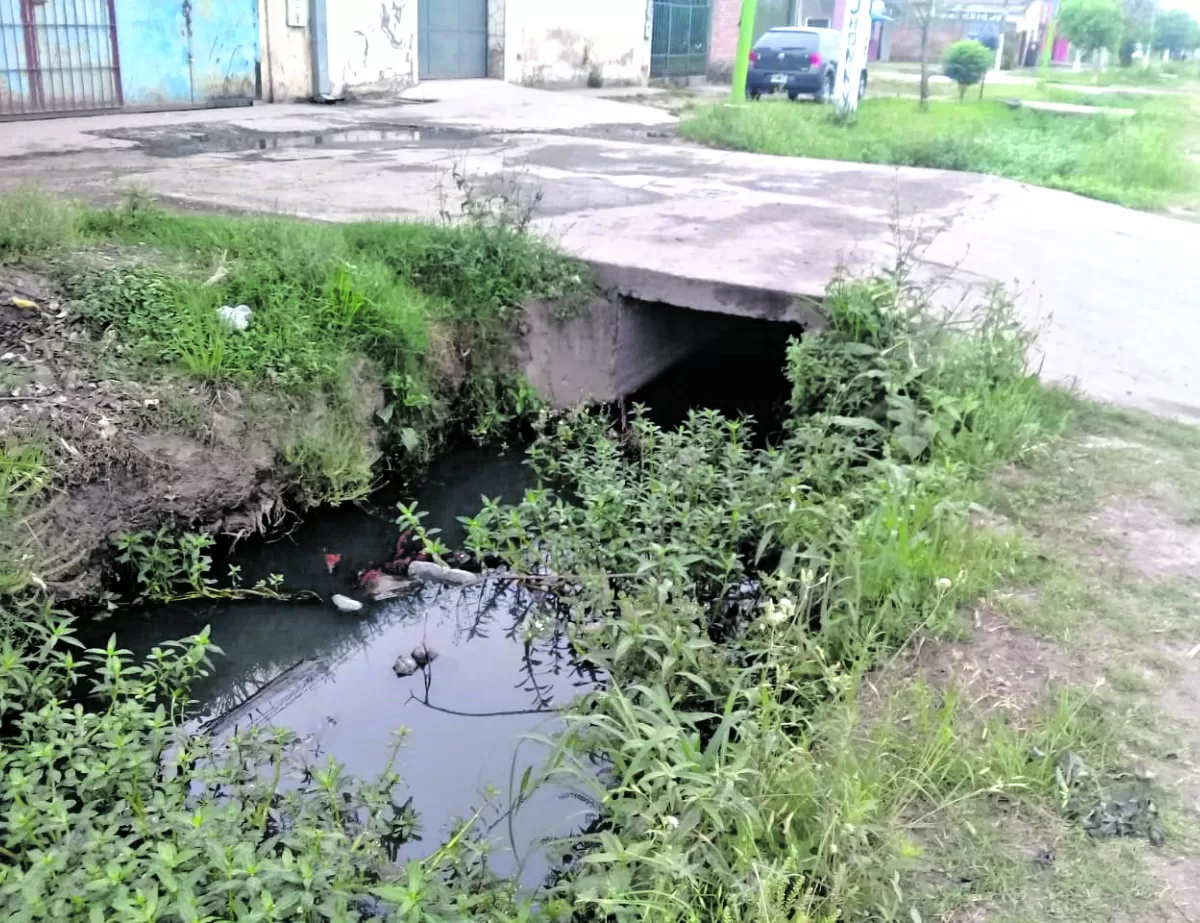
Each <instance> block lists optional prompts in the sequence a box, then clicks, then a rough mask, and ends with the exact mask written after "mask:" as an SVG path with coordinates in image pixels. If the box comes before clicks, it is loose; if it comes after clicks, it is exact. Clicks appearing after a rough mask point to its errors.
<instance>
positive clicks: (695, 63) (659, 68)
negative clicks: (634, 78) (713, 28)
mask: <svg viewBox="0 0 1200 923" xmlns="http://www.w3.org/2000/svg"><path fill="white" fill-rule="evenodd" d="M710 3H711V0H654V25H653V27H652V31H651V33H650V76H651V77H690V76H693V75H697V74H703V73H704V72H705V70H707V68H708V33H709V20H710V18H711V15H710Z"/></svg>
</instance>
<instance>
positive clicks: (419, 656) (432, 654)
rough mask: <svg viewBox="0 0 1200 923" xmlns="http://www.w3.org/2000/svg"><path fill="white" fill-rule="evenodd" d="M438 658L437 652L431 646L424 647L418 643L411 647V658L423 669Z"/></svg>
mask: <svg viewBox="0 0 1200 923" xmlns="http://www.w3.org/2000/svg"><path fill="white" fill-rule="evenodd" d="M437 659H438V652H437V651H435V650H434V649H433V648H431V647H426V646H425V645H424V644H418V645H417V646H416V647H414V648H413V649H412V660H413V663H415V664H416V665H417V666H418V667H420V668H421V669H425V667H427V666H429V664H431V663H433V662H434V661H435V660H437Z"/></svg>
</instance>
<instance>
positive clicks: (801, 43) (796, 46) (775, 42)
mask: <svg viewBox="0 0 1200 923" xmlns="http://www.w3.org/2000/svg"><path fill="white" fill-rule="evenodd" d="M820 45H821V37H820V36H819V35H818V34H817V33H816V32H791V31H787V32H785V31H779V32H775V31H771V32H766V33H764V34H763V37H762V38H760V39H759V40H758V44H757V46H756V47H758V48H770V49H774V50H775V51H783V50H785V49H786V50H787V51H808V52H813V51H816V50H817V49H818V48H819V47H820Z"/></svg>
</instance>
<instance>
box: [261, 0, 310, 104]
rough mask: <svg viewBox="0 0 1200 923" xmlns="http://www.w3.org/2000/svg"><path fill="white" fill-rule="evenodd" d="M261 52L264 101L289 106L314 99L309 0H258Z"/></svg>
mask: <svg viewBox="0 0 1200 923" xmlns="http://www.w3.org/2000/svg"><path fill="white" fill-rule="evenodd" d="M289 14H290V15H289ZM289 20H290V22H291V23H293V24H292V25H289ZM258 48H259V55H261V58H260V61H261V64H262V94H263V99H264V100H266V101H267V102H271V103H286V102H291V101H293V100H298V99H310V98H311V97H312V95H313V78H312V37H311V34H310V33H309V30H308V0H258Z"/></svg>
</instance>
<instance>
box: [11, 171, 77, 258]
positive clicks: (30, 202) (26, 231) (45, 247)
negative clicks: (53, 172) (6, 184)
mask: <svg viewBox="0 0 1200 923" xmlns="http://www.w3.org/2000/svg"><path fill="white" fill-rule="evenodd" d="M73 219H74V216H73V213H72V211H71V209H70V208H69V207H67V206H66V205H65V204H63V203H61V202H58V201H56V200H54V199H50V198H47V197H46V196H44V195H42V194H41V193H39V192H37V190H34V189H30V188H23V187H22V188H17V189H15V190H13V191H11V192H7V193H5V194H4V195H3V196H0V265H3V264H4V263H8V262H12V261H14V260H18V259H20V258H22V257H25V256H31V255H42V254H45V253H49V252H56V251H58V250H61V249H62V248H63V247H64V246H65V245H66V244H67V243H68V241H69V240H70V239H71V237H72V234H73V231H74V220H73Z"/></svg>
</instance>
